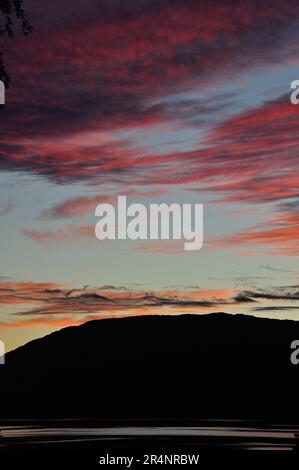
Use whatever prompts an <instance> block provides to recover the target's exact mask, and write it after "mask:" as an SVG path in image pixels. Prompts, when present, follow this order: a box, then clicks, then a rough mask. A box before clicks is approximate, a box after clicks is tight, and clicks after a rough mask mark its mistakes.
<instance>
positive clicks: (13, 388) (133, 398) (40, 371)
mask: <svg viewBox="0 0 299 470" xmlns="http://www.w3.org/2000/svg"><path fill="white" fill-rule="evenodd" d="M298 338H299V323H298V322H296V321H293V320H274V319H268V318H257V317H253V316H250V315H243V314H236V315H232V314H226V313H223V312H219V313H213V314H200V315H194V314H182V315H173V316H171V315H167V316H166V315H149V316H131V317H130V316H129V317H122V318H109V319H103V320H92V321H89V322H87V323H84V324H82V325H80V326H76V327H67V328H64V329H61V330H59V331H56V332H54V333H51V334H50V335H47V336H45V337H43V338H39V339H36V340H33V341H31V342H30V343H27V344H26V345H24V346H21V347H19V348H18V349H16V350H14V351H11V352H9V353H8V354H7V355H6V365H5V366H4V367H2V369H1V370H0V378H1V379H2V380H3V382H2V380H1V382H2V383H3V384H4V386H3V397H4V402H3V403H5V407H3V412H4V415H5V416H18V417H19V416H31V417H32V416H33V417H49V416H51V417H52V416H55V417H62V416H65V417H78V418H81V417H91V416H92V417H94V418H96V419H122V418H126V419H133V418H134V419H139V418H140V419H152V418H155V419H175V418H178V419H182V418H184V419H202V418H213V417H217V418H225V419H226V418H229V419H255V420H256V419H280V420H282V421H288V422H290V421H296V420H298V419H299V413H298V411H297V409H296V391H297V387H298V385H299V382H298V378H299V366H297V367H296V366H294V365H292V364H291V361H290V355H291V352H292V351H291V349H290V344H291V342H292V341H293V340H294V339H298Z"/></svg>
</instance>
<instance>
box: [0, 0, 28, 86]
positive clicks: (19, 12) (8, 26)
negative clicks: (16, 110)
mask: <svg viewBox="0 0 299 470" xmlns="http://www.w3.org/2000/svg"><path fill="white" fill-rule="evenodd" d="M15 18H16V19H17V20H18V21H19V22H20V23H21V29H22V32H23V34H24V35H25V36H27V35H28V34H30V33H31V32H32V30H33V28H32V26H31V25H30V23H29V21H28V20H27V18H26V15H25V12H24V9H23V0H0V36H4V35H6V36H9V37H10V38H13V37H14V34H15V33H14V19H15ZM0 80H2V81H3V82H4V84H5V86H6V88H8V87H9V84H10V77H9V74H8V72H7V70H6V68H5V64H4V61H3V51H0Z"/></svg>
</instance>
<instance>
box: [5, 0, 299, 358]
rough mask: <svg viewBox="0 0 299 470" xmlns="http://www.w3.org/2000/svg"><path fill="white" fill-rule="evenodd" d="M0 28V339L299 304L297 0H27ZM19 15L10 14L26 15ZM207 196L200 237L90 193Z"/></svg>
mask: <svg viewBox="0 0 299 470" xmlns="http://www.w3.org/2000/svg"><path fill="white" fill-rule="evenodd" d="M24 9H25V11H26V14H27V17H28V19H29V20H30V22H31V24H32V25H33V27H34V31H33V33H32V34H30V35H29V36H26V37H24V36H22V34H21V33H20V32H19V31H18V30H17V32H16V35H15V38H14V39H9V38H1V41H2V43H3V44H2V46H1V47H2V49H3V51H4V59H5V62H6V66H7V69H8V70H9V72H10V76H11V84H10V87H9V89H8V90H7V91H6V104H5V106H4V107H2V109H1V110H0V126H1V127H0V129H1V133H0V253H1V258H0V339H1V340H3V341H4V342H5V344H6V348H7V350H10V349H14V348H16V347H18V346H20V345H22V344H24V343H26V342H27V341H29V340H31V339H34V338H38V337H40V336H44V335H45V334H48V333H51V332H52V331H55V330H57V329H60V328H62V327H65V326H73V325H78V324H81V323H82V322H85V321H88V320H90V319H97V318H98V319H102V318H107V317H119V316H124V315H125V316H126V315H144V314H147V315H152V314H180V313H194V314H206V313H211V312H226V313H243V314H250V315H256V316H263V317H269V318H277V319H293V320H299V302H298V301H299V265H298V255H299V248H298V243H297V241H298V235H299V177H298V170H299V158H298V134H299V120H298V117H299V106H296V105H293V104H291V102H290V93H291V90H290V84H291V82H292V81H293V80H296V79H299V67H298V66H299V44H298V41H297V38H298V34H299V20H298V18H299V4H298V1H297V0H288V1H285V0H272V1H267V0H265V1H263V2H260V1H257V0H242V1H241V0H240V1H238V0H236V1H231V0H227V1H225V0H223V1H220V0H215V1H213V2H210V1H208V0H203V1H200V0H197V1H196V0H184V1H182V0H160V1H157V0H132V1H130V2H123V1H120V0H109V1H108V0H106V1H105V0H85V1H84V2H81V1H79V0H65V1H64V2H63V8H61V1H59V0H52V1H51V2H46V1H37V0H24ZM15 27H16V29H18V28H17V22H16V23H15ZM118 195H126V196H127V199H128V202H129V203H134V202H140V203H142V204H144V205H148V204H150V203H162V202H166V203H169V204H170V203H172V202H177V203H201V204H203V205H204V245H203V248H202V249H201V250H200V251H191V252H186V251H184V248H183V242H182V241H177V240H170V241H153V240H147V241H145V240H138V241H130V240H105V241H99V240H97V239H96V237H95V235H94V227H95V224H96V221H97V219H96V217H95V215H94V212H95V207H96V206H97V205H98V204H100V203H101V202H109V203H111V204H114V203H115V202H116V199H117V196H118Z"/></svg>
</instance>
